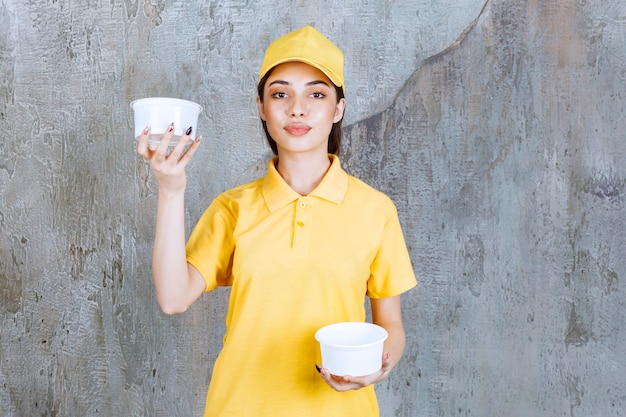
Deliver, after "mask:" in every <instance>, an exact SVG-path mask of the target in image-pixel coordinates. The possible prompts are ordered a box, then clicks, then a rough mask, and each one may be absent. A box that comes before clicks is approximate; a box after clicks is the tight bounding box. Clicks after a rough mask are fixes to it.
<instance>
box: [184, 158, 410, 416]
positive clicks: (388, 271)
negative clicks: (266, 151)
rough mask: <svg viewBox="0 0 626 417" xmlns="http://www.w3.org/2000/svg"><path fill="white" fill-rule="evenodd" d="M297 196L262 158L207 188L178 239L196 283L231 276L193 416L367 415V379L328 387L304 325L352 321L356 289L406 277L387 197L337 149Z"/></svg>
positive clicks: (357, 314) (397, 286) (389, 289)
mask: <svg viewBox="0 0 626 417" xmlns="http://www.w3.org/2000/svg"><path fill="white" fill-rule="evenodd" d="M330 158H331V159H332V164H331V167H330V169H329V171H328V172H327V174H326V175H325V176H324V179H323V180H322V182H321V183H320V184H319V186H318V187H317V188H316V189H315V190H314V191H313V192H312V193H311V194H309V195H308V196H301V195H299V194H298V193H296V192H295V191H294V190H293V189H291V188H290V187H289V186H288V185H287V183H286V182H285V181H284V180H283V178H282V177H281V176H280V174H279V173H278V172H277V170H276V168H275V161H276V160H275V159H274V160H272V161H270V163H269V165H268V172H267V175H266V176H265V177H264V178H261V179H258V180H256V181H254V182H251V183H249V184H246V185H242V186H240V187H237V188H234V189H232V190H229V191H226V192H225V193H223V194H221V195H219V196H218V197H217V198H216V199H215V200H214V201H213V202H212V203H211V205H210V206H209V208H208V209H207V210H206V212H205V213H204V214H203V215H202V217H201V218H200V220H199V222H198V224H197V226H196V227H195V229H194V231H193V233H192V234H191V236H190V238H189V241H188V243H187V261H188V262H189V263H191V264H192V265H193V266H194V267H196V268H197V269H198V271H200V273H201V274H202V276H203V278H204V280H205V281H206V290H207V291H210V290H212V289H214V288H216V287H217V286H223V285H230V286H232V289H231V295H230V302H229V306H228V313H227V316H226V335H225V336H224V346H223V349H222V351H221V353H220V355H219V357H218V359H217V361H216V363H215V366H214V370H213V376H212V379H211V384H210V387H209V392H208V395H207V401H206V409H205V414H204V415H205V417H209V416H219V417H230V416H233V417H247V416H250V417H266V416H267V417H270V416H271V417H275V416H298V417H313V416H316V417H317V416H319V417H322V416H323V417H331V416H355V417H356V416H358V417H370V416H371V417H374V416H378V404H377V401H376V395H375V392H374V388H373V386H369V387H366V388H364V389H361V390H357V391H349V392H342V393H339V392H336V391H334V390H332V389H331V388H330V387H328V385H326V383H325V382H324V381H323V380H322V378H321V377H320V376H319V374H318V373H317V371H316V370H315V364H320V363H321V359H320V353H319V345H318V343H317V341H316V340H315V338H314V334H315V332H316V330H317V329H319V328H320V327H322V326H324V325H327V324H330V323H335V322H340V321H364V320H365V307H364V302H365V297H366V295H367V296H369V297H372V298H384V297H391V296H395V295H398V294H401V293H403V292H405V291H407V290H408V289H410V288H412V287H413V286H414V285H416V283H417V282H416V279H415V275H414V273H413V268H412V266H411V261H410V259H409V254H408V251H407V249H406V245H405V242H404V238H403V235H402V230H401V228H400V222H399V221H398V216H397V213H396V208H395V206H394V204H393V202H392V201H391V200H390V199H389V198H388V197H387V196H386V195H384V194H382V193H381V192H379V191H376V190H375V189H373V188H372V187H370V186H368V185H367V184H365V183H364V182H362V181H360V180H358V179H356V178H355V177H352V176H350V175H348V174H347V173H346V172H345V171H344V170H343V169H342V168H341V166H340V162H339V159H338V158H337V157H335V156H333V155H330Z"/></svg>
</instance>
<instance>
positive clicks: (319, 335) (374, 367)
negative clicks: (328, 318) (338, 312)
mask: <svg viewBox="0 0 626 417" xmlns="http://www.w3.org/2000/svg"><path fill="white" fill-rule="evenodd" d="M387 336H388V334H387V331H386V330H385V329H383V328H382V327H380V326H377V325H375V324H371V323H360V322H343V323H335V324H330V325H328V326H325V327H322V328H321V329H319V330H318V331H317V332H316V333H315V339H316V340H317V341H318V342H319V343H320V350H321V353H322V366H323V367H324V368H326V369H328V370H329V371H330V373H331V374H333V375H338V376H344V375H351V376H364V375H369V374H373V373H374V372H376V371H378V370H379V369H380V368H381V366H382V360H383V343H384V342H385V340H386V339H387Z"/></svg>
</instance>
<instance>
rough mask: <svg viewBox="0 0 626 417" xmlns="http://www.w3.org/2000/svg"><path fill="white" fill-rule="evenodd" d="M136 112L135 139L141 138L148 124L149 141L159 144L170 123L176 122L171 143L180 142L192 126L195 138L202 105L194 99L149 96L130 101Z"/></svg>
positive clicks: (192, 134)
mask: <svg viewBox="0 0 626 417" xmlns="http://www.w3.org/2000/svg"><path fill="white" fill-rule="evenodd" d="M130 107H131V108H132V109H133V111H134V113H135V139H136V140H139V136H141V132H142V131H143V129H144V128H145V127H146V126H149V127H150V139H148V143H150V144H157V143H159V142H160V141H161V138H162V136H163V134H164V133H165V131H166V130H167V128H168V127H169V125H170V123H172V122H174V137H173V138H172V142H171V144H172V145H174V144H176V143H178V141H179V140H180V138H181V136H182V135H183V133H184V132H185V131H186V130H187V129H188V128H189V127H190V126H191V127H192V133H191V137H192V138H195V134H196V130H197V129H196V128H197V125H198V115H199V114H200V112H202V106H200V105H199V104H197V103H194V102H193V101H187V100H181V99H178V98H168V97H149V98H142V99H139V100H135V101H133V102H132V103H130Z"/></svg>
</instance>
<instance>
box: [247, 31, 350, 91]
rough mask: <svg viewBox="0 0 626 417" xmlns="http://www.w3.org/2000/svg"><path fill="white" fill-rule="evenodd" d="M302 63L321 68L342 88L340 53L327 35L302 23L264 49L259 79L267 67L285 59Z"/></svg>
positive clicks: (341, 54)
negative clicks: (265, 50) (300, 26)
mask: <svg viewBox="0 0 626 417" xmlns="http://www.w3.org/2000/svg"><path fill="white" fill-rule="evenodd" d="M292 61H298V62H304V63H305V64H309V65H311V66H312V67H315V68H317V69H318V70H320V71H322V72H323V73H324V74H326V76H327V77H328V78H329V79H330V80H331V81H332V82H333V84H335V85H336V86H337V87H341V88H342V89H343V90H344V91H345V86H344V80H343V53H342V52H341V50H340V49H339V48H337V46H335V44H333V43H332V42H331V41H330V40H329V39H328V38H327V37H326V36H324V35H322V34H321V33H320V32H319V31H317V30H316V29H314V28H312V27H311V26H304V27H302V28H300V29H298V30H294V31H293V32H289V33H287V34H286V35H283V36H281V37H280V38H278V39H276V40H274V42H272V43H271V44H270V46H269V47H268V48H267V52H265V59H263V65H261V70H260V71H259V81H260V80H261V79H262V78H263V77H264V76H265V74H267V72H268V71H269V70H271V69H272V68H274V67H275V66H276V65H279V64H283V63H285V62H292Z"/></svg>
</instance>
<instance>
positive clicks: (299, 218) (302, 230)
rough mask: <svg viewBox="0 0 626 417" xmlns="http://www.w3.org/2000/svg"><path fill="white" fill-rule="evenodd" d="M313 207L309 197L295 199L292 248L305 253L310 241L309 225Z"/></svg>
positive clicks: (310, 224)
mask: <svg viewBox="0 0 626 417" xmlns="http://www.w3.org/2000/svg"><path fill="white" fill-rule="evenodd" d="M312 218H313V207H312V205H311V199H310V198H308V197H300V198H299V199H298V200H297V201H296V215H295V216H294V224H293V249H294V251H297V252H303V253H306V252H308V250H309V244H310V242H311V226H312Z"/></svg>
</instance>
